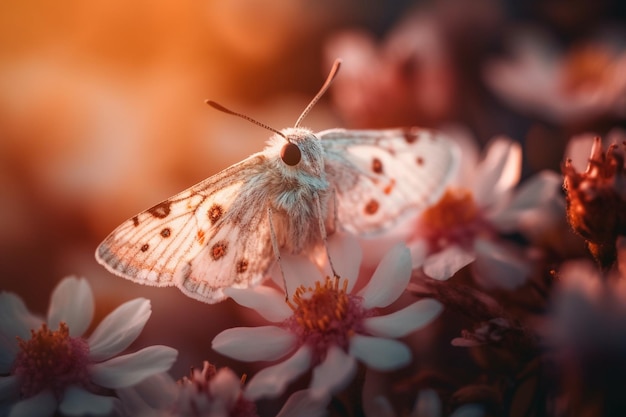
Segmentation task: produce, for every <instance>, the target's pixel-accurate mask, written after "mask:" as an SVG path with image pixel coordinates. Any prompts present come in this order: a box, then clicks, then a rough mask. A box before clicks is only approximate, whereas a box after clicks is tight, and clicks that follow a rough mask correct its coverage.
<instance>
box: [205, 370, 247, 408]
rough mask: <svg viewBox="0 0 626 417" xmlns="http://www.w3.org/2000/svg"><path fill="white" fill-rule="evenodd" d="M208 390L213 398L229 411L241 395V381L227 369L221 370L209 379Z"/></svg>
mask: <svg viewBox="0 0 626 417" xmlns="http://www.w3.org/2000/svg"><path fill="white" fill-rule="evenodd" d="M209 390H210V392H211V395H212V396H213V398H216V399H219V401H220V402H222V403H223V404H224V405H225V406H226V408H227V409H230V407H233V406H234V405H235V403H236V402H237V399H239V396H240V395H241V379H240V378H237V375H235V373H234V372H233V371H232V370H230V369H229V368H221V369H220V370H219V371H217V374H215V376H214V377H213V378H212V379H211V382H210V384H209Z"/></svg>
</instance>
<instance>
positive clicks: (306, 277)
mask: <svg viewBox="0 0 626 417" xmlns="http://www.w3.org/2000/svg"><path fill="white" fill-rule="evenodd" d="M281 267H282V272H281ZM283 273H284V274H285V279H287V280H288V281H287V283H286V284H287V288H284V286H285V282H283ZM269 275H270V277H272V281H274V283H275V284H276V285H277V286H278V287H279V288H282V289H283V290H287V293H288V294H293V292H294V291H295V290H296V288H298V287H299V286H300V285H304V286H305V287H310V286H312V285H315V281H319V279H320V271H319V269H317V266H316V265H315V264H314V263H313V262H311V260H310V259H309V258H308V257H306V256H304V255H293V254H290V253H287V252H284V253H281V254H280V264H279V263H278V262H275V263H274V265H273V267H272V269H270V273H269Z"/></svg>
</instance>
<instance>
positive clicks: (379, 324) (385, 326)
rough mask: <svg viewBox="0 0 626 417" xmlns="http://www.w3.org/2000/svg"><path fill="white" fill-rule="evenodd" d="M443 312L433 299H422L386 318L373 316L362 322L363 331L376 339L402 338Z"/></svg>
mask: <svg viewBox="0 0 626 417" xmlns="http://www.w3.org/2000/svg"><path fill="white" fill-rule="evenodd" d="M441 311H443V305H442V304H441V303H440V302H439V301H437V300H434V299H430V298H429V299H424V300H419V301H416V302H415V303H413V304H411V305H409V306H407V307H405V308H403V309H402V310H398V311H396V312H394V313H391V314H387V315H386V316H375V317H369V318H366V319H365V320H364V321H363V325H364V327H365V330H367V332H368V333H370V334H372V335H374V336H378V337H394V338H395V337H402V336H405V335H407V334H409V333H411V332H413V331H414V330H417V329H420V328H422V327H424V326H426V325H427V324H429V323H430V322H431V321H433V320H434V319H435V318H436V317H437V316H439V313H441Z"/></svg>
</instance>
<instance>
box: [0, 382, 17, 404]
mask: <svg viewBox="0 0 626 417" xmlns="http://www.w3.org/2000/svg"><path fill="white" fill-rule="evenodd" d="M19 395H20V384H19V380H18V377H17V376H15V375H8V376H0V404H2V403H4V402H9V401H10V400H12V399H15V398H19Z"/></svg>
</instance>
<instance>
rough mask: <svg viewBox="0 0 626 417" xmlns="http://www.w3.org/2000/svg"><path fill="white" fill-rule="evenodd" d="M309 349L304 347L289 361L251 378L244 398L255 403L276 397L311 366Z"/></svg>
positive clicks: (266, 369)
mask: <svg viewBox="0 0 626 417" xmlns="http://www.w3.org/2000/svg"><path fill="white" fill-rule="evenodd" d="M311 359H312V353H311V349H310V348H309V347H308V346H306V345H304V346H302V347H300V349H298V350H297V351H296V353H294V354H293V355H292V356H291V357H290V358H289V359H287V360H285V361H283V362H281V363H279V364H277V365H274V366H270V367H268V368H265V369H263V370H262V371H260V372H258V373H257V374H256V375H255V376H253V377H252V379H251V380H250V382H249V383H248V384H247V385H246V389H245V393H244V396H245V397H246V398H247V399H249V400H251V401H256V400H258V399H260V398H262V397H269V398H273V397H277V396H278V395H280V394H282V393H283V391H285V388H286V386H287V385H288V384H289V383H290V382H291V381H293V380H294V379H296V378H297V377H299V376H300V375H302V374H303V373H305V372H306V371H307V370H308V369H309V367H310V366H311Z"/></svg>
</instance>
